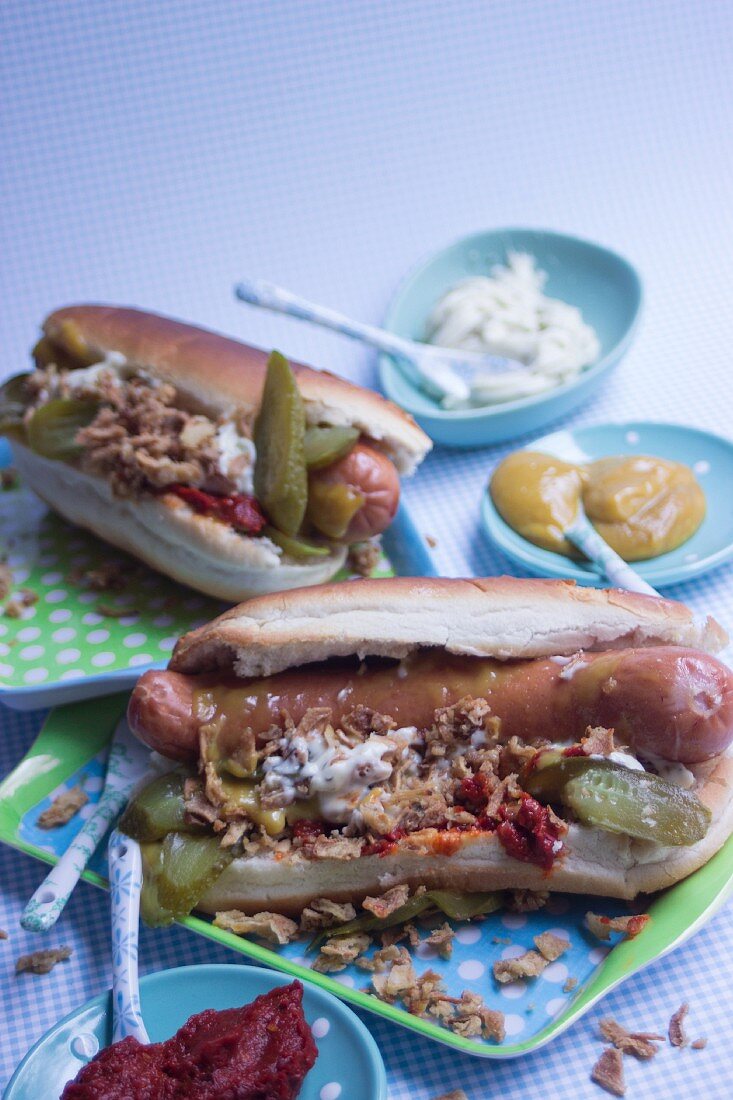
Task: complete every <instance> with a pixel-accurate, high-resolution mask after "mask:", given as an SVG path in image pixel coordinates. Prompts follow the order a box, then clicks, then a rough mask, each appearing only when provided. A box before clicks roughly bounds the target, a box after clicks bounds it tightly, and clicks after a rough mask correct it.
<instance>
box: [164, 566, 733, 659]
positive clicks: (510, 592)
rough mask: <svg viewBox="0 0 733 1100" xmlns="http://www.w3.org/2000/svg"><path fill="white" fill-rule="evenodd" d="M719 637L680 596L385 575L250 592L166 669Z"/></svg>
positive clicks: (567, 650) (555, 650)
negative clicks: (254, 595) (282, 591)
mask: <svg viewBox="0 0 733 1100" xmlns="http://www.w3.org/2000/svg"><path fill="white" fill-rule="evenodd" d="M726 641H727V637H726V634H725V632H724V631H723V629H722V627H720V626H719V625H718V623H716V622H715V620H714V619H710V618H707V619H703V620H699V619H697V618H696V617H695V615H694V614H693V612H692V611H691V610H690V609H689V608H688V607H685V606H684V605H683V604H680V603H675V602H674V601H673V600H665V599H662V598H661V597H657V596H643V595H637V594H635V593H631V592H624V591H621V590H620V589H615V588H609V589H599V588H581V587H579V586H577V585H575V584H574V583H573V582H572V581H555V580H519V579H517V578H514V577H483V578H482V577H476V578H472V579H466V580H461V579H456V578H446V577H393V578H389V579H374V580H357V581H344V582H341V583H339V584H329V585H323V586H321V587H319V588H317V589H307V588H304V589H301V590H299V591H295V592H290V593H289V594H288V596H287V597H280V596H277V595H272V596H265V597H262V598H259V599H254V600H250V601H249V602H248V603H245V604H242V605H241V606H240V607H235V608H232V610H231V611H227V612H225V613H224V614H223V615H220V616H219V618H218V619H214V620H213V622H211V623H208V624H207V625H206V626H202V627H200V628H199V629H198V630H194V631H192V632H191V633H190V634H186V635H185V636H184V637H183V638H181V640H180V641H179V642H178V644H177V646H176V648H175V650H174V652H173V657H172V659H171V663H170V667H171V668H172V669H174V670H175V671H176V672H186V673H191V674H196V673H201V672H208V671H211V670H214V669H219V668H226V669H233V670H234V672H235V673H236V674H237V675H239V676H269V675H271V674H272V673H275V672H281V671H282V670H283V669H286V668H291V667H295V666H297V665H302V664H306V663H308V662H311V661H323V660H327V659H328V658H331V657H348V656H352V655H354V654H356V655H358V656H359V657H366V656H381V657H395V658H402V657H406V656H407V655H408V654H409V653H412V652H413V651H415V650H417V649H420V648H423V647H428V646H440V647H443V648H445V649H446V650H447V651H448V652H449V653H461V654H467V655H468V656H474V657H479V656H480V657H498V658H501V659H509V658H523V657H548V656H570V655H572V654H573V653H576V652H577V651H578V650H579V649H589V650H597V649H612V648H623V647H633V646H645V645H683V646H691V647H694V648H697V649H704V650H707V651H708V652H711V653H715V652H717V651H718V650H719V649H721V648H722V647H723V645H725V643H726Z"/></svg>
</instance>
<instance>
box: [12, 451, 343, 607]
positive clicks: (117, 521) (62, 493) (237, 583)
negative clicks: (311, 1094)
mask: <svg viewBox="0 0 733 1100" xmlns="http://www.w3.org/2000/svg"><path fill="white" fill-rule="evenodd" d="M13 455H14V459H15V463H16V466H17V468H18V470H19V472H20V474H21V476H22V478H23V482H24V484H26V485H27V486H28V487H29V488H31V489H32V490H33V491H34V492H35V493H36V495H37V496H39V497H40V498H41V499H42V500H44V501H45V502H46V503H47V504H48V505H49V506H50V507H51V508H53V510H54V511H56V512H58V513H59V514H60V515H61V516H63V517H64V519H67V520H69V522H70V523H75V524H76V525H77V526H78V527H83V528H85V529H86V530H87V531H91V532H92V533H93V534H95V535H97V536H98V537H99V538H101V539H104V540H105V541H106V542H110V543H112V545H113V546H118V547H119V548H120V549H121V550H125V551H127V552H128V553H130V554H133V555H134V556H135V557H137V558H140V559H141V560H142V561H144V562H146V563H147V564H148V565H150V566H152V567H153V569H157V570H159V572H161V573H165V574H166V575H167V576H169V577H172V578H173V579H174V580H176V581H180V582H181V583H182V584H187V585H189V586H190V587H191V588H195V589H197V590H198V591H199V592H205V593H206V594H207V595H209V596H215V597H217V598H218V599H222V600H227V601H229V602H234V601H236V600H242V599H247V598H248V597H250V596H253V595H258V594H261V593H264V592H274V591H281V590H283V589H286V588H297V587H299V586H301V585H303V584H319V583H320V582H322V581H325V580H329V579H330V578H331V577H333V576H334V574H335V573H337V572H338V571H339V569H340V568H341V566H342V565H343V563H344V560H345V557H346V549H345V548H344V547H339V546H334V547H333V549H332V552H331V554H330V555H329V557H328V558H326V559H325V560H324V559H323V558H319V559H318V560H317V562H316V563H315V564H304V565H301V564H298V563H295V562H292V563H284V562H283V561H282V560H281V557H280V555H279V552H278V550H277V548H276V547H275V546H274V544H273V543H272V542H270V540H269V539H266V538H249V537H247V536H246V535H241V534H237V533H236V532H235V531H234V530H233V529H232V528H230V527H228V526H227V525H226V524H222V523H219V522H218V521H217V520H215V519H211V518H210V517H208V516H203V515H199V514H198V513H196V512H194V511H193V510H192V509H191V508H189V506H188V505H187V504H186V503H185V502H184V501H182V500H181V499H180V498H179V497H176V496H174V495H172V494H166V495H164V496H161V497H157V498H156V497H146V498H144V499H142V500H127V499H120V498H118V497H115V496H113V494H112V490H111V489H110V487H109V485H108V484H107V482H106V480H105V479H104V478H101V477H94V476H92V475H90V474H85V473H83V472H82V471H80V470H76V469H74V467H72V466H68V465H67V464H66V463H64V462H55V461H53V460H52V459H48V458H42V457H41V456H40V455H37V454H34V452H33V451H31V450H29V449H28V448H27V447H24V446H23V445H22V444H20V443H17V442H15V441H14V442H13Z"/></svg>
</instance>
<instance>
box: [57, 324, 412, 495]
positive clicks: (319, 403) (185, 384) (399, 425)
mask: <svg viewBox="0 0 733 1100" xmlns="http://www.w3.org/2000/svg"><path fill="white" fill-rule="evenodd" d="M64 322H72V323H73V324H74V325H75V326H76V328H77V329H78V330H79V333H80V334H81V336H82V337H83V339H84V340H85V341H86V343H87V344H88V345H89V347H90V348H91V349H92V350H93V351H95V352H102V353H106V352H110V351H114V352H118V353H120V354H121V355H123V356H124V357H125V359H126V360H127V361H128V362H129V363H131V364H134V365H135V366H140V367H145V368H146V370H148V371H149V372H150V373H151V374H152V375H153V376H154V377H156V378H159V379H161V380H162V381H165V382H170V383H172V384H173V385H174V386H175V387H176V389H177V390H178V391H179V393H181V394H182V395H183V396H184V397H187V398H188V399H189V401H190V402H191V405H192V407H194V408H196V409H198V410H199V411H201V412H205V413H208V414H209V415H214V416H218V415H221V414H223V413H228V412H230V411H231V410H232V407H234V408H239V409H242V410H244V411H245V412H247V411H249V412H254V411H256V410H257V409H258V408H259V404H260V399H261V395H262V387H263V385H264V380H265V370H266V367H267V352H264V351H261V350H259V349H258V348H252V347H248V346H247V345H246V344H241V343H239V341H237V340H230V339H229V338H227V337H226V336H220V335H218V334H217V333H214V332H209V331H208V330H206V329H202V328H196V327H194V326H193V325H187V324H184V323H183V322H182V321H175V320H173V319H172V318H170V317H161V316H159V315H158V314H155V313H146V312H144V311H142V310H137V309H124V308H120V307H118V306H102V305H74V306H66V307H65V308H64V309H59V310H56V312H55V313H52V314H51V315H50V316H49V317H48V318H47V319H46V321H45V323H44V326H43V331H44V332H45V334H46V335H47V336H50V337H51V338H52V339H53V338H54V337H55V336H58V335H59V334H60V332H61V326H62V325H63V323H64ZM293 369H294V371H295V374H296V376H297V379H298V386H299V388H300V392H301V394H302V396H303V399H304V402H305V406H306V417H307V419H308V422H309V423H314V424H328V425H349V426H353V427H355V428H358V429H359V430H360V431H361V432H362V433H363V434H364V435H366V436H368V437H369V438H370V439H371V440H373V441H374V442H376V443H377V444H379V446H380V447H381V449H382V450H383V451H385V452H386V454H388V455H389V456H390V457H391V458H392V459H393V461H394V464H395V466H396V467H397V469H398V470H399V471H400V473H403V474H409V473H412V471H413V470H414V469H415V467H416V466H417V465H418V464H419V463H420V462H421V461H422V459H423V458H424V457H425V455H426V454H427V453H428V451H429V450H430V448H431V447H432V443H431V441H430V439H429V438H428V436H427V435H425V432H423V430H422V429H421V428H419V427H418V426H417V424H416V423H415V421H414V420H413V419H412V417H411V416H409V415H408V414H407V413H405V412H403V411H402V409H399V408H398V407H397V406H396V405H393V404H392V402H391V401H387V400H386V398H384V397H381V396H380V395H379V394H378V393H374V392H373V391H372V390H367V389H364V388H363V387H361V386H356V385H354V384H353V383H352V382H347V381H346V380H345V379H343V378H337V377H336V375H333V374H329V373H328V372H327V371H318V370H313V368H312V367H305V366H302V365H301V364H299V363H294V364H293Z"/></svg>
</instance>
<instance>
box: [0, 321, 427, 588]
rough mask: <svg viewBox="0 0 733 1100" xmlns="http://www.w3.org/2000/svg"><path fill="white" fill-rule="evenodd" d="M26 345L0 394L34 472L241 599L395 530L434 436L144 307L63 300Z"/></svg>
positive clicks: (336, 387)
mask: <svg viewBox="0 0 733 1100" xmlns="http://www.w3.org/2000/svg"><path fill="white" fill-rule="evenodd" d="M34 356H35V361H36V369H35V370H34V371H32V372H31V373H30V374H27V375H19V376H16V378H14V379H11V380H10V381H9V382H8V383H6V385H5V386H3V387H2V390H0V414H2V415H0V420H2V422H3V430H4V431H6V432H7V433H8V434H9V436H10V438H11V443H12V446H13V450H14V454H15V458H16V464H17V466H18V468H19V469H20V472H21V474H22V476H23V478H24V480H25V481H26V483H27V484H28V485H29V486H30V487H31V488H33V489H34V490H35V491H36V492H37V493H38V495H39V496H41V497H42V498H43V499H44V500H45V501H46V502H47V503H48V504H49V505H50V506H51V507H52V508H54V509H55V510H56V511H58V512H60V513H61V515H63V516H64V517H65V518H66V519H69V520H71V521H72V522H74V523H77V524H79V525H80V526H83V527H86V528H87V529H89V530H91V531H93V532H94V533H95V534H97V535H99V536H100V537H102V538H104V539H106V540H107V541H108V542H111V543H113V544H115V545H117V546H119V547H121V548H122V549H124V550H127V551H129V552H131V553H133V554H135V555H137V556H138V557H140V558H141V559H142V560H144V561H146V562H147V563H148V564H150V565H152V566H153V567H155V568H156V569H158V570H160V571H161V572H163V573H166V574H168V575H169V576H171V577H174V578H175V579H176V580H180V581H183V582H184V583H186V584H189V585H191V586H192V587H194V588H198V589H200V590H201V591H203V592H206V593H208V594H210V595H213V596H218V597H220V598H223V599H227V600H229V601H232V602H234V601H237V600H241V599H244V598H246V597H248V596H251V595H254V594H258V593H264V592H274V591H281V590H286V589H289V588H293V587H295V586H298V585H307V584H318V583H320V582H322V581H324V580H327V579H329V578H330V577H332V576H333V575H334V574H335V573H336V572H337V571H338V570H339V568H341V566H342V565H343V564H344V561H345V558H346V552H347V548H348V546H349V545H351V544H353V543H355V542H358V541H361V540H364V539H370V538H372V537H375V536H377V535H379V534H380V533H381V532H382V531H384V530H385V529H386V528H387V527H388V526H389V523H390V522H391V520H392V518H393V517H394V514H395V512H396V510H397V506H398V503H399V493H400V481H399V474H400V473H402V474H409V473H411V472H412V471H413V470H414V469H415V468H416V466H417V465H418V464H419V463H420V461H421V460H422V459H423V457H424V456H425V454H426V453H427V452H428V450H429V449H430V446H431V443H430V440H429V439H428V437H427V436H426V435H425V434H424V432H422V431H421V429H420V428H418V427H417V425H416V424H415V423H414V421H413V420H412V419H411V418H410V417H409V416H408V415H407V414H406V413H403V412H402V411H401V410H400V409H398V408H397V407H396V406H395V405H392V404H391V403H390V402H389V401H386V400H385V399H384V398H382V397H380V396H379V395H377V394H375V393H371V392H370V391H367V390H364V389H362V388H360V387H359V386H355V385H353V384H351V383H349V382H346V381H345V380H343V379H340V378H337V377H335V376H333V375H331V374H328V373H326V372H324V371H317V370H313V369H311V368H310V367H305V366H301V365H299V364H294V365H293V366H292V368H291V367H290V365H289V364H288V363H287V362H286V361H285V360H284V359H283V358H282V356H278V355H277V354H276V353H273V355H272V356H270V357H269V358H268V356H267V354H266V353H265V352H262V351H259V350H257V349H255V348H250V347H247V346H246V345H244V344H240V343H238V342H236V341H234V340H228V339H226V338H225V337H223V336H219V335H216V334H214V333H211V332H207V331H205V330H203V329H199V328H195V327H193V326H190V325H186V324H183V323H181V322H179V321H174V320H171V319H170V318H166V317H160V316H157V315H155V314H151V313H144V312H141V311H138V310H133V309H122V308H117V307H112V306H92V305H83V306H69V307H67V308H65V309H61V310H57V311H56V312H55V313H52V314H51V315H50V316H49V317H48V318H47V319H46V321H45V322H44V325H43V336H42V338H41V340H40V341H39V342H38V344H37V345H36V347H35V349H34ZM314 437H315V438H316V443H315V445H313V444H314Z"/></svg>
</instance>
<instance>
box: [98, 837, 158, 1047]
mask: <svg viewBox="0 0 733 1100" xmlns="http://www.w3.org/2000/svg"><path fill="white" fill-rule="evenodd" d="M107 857H108V861H109V888H110V893H111V896H112V1041H113V1042H115V1043H116V1042H118V1041H119V1040H120V1039H125V1038H127V1036H128V1035H132V1036H133V1037H134V1038H135V1039H137V1040H138V1042H140V1043H149V1042H150V1037H149V1035H148V1032H147V1029H146V1027H145V1024H144V1023H143V1016H142V1009H141V1007H140V985H139V982H138V972H137V951H138V933H139V930H140V927H139V922H140V891H141V890H142V885H143V865H142V856H141V854H140V845H139V844H138V843H137V841H136V840H132V839H131V838H130V837H129V836H124V835H123V834H122V833H120V832H118V831H117V829H115V830H114V831H113V833H112V835H111V836H110V838H109V847H108V849H107Z"/></svg>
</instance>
